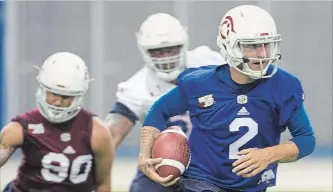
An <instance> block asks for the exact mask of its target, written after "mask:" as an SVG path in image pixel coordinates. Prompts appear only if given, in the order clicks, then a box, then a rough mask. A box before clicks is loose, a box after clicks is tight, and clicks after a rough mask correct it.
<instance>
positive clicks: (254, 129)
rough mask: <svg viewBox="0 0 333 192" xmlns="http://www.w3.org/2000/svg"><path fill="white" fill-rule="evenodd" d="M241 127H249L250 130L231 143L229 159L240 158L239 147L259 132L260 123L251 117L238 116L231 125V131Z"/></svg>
mask: <svg viewBox="0 0 333 192" xmlns="http://www.w3.org/2000/svg"><path fill="white" fill-rule="evenodd" d="M240 127H248V129H249V131H248V132H246V133H245V134H244V135H243V136H242V137H240V138H239V139H237V140H236V141H235V142H233V143H231V145H230V146H229V159H238V158H239V156H238V155H237V153H238V151H239V148H240V147H242V146H243V145H245V144H246V143H247V142H249V141H250V140H251V139H253V137H255V136H256V135H257V134H258V123H257V122H255V121H254V120H253V119H252V118H250V117H243V118H236V119H234V120H233V121H232V122H231V124H230V125H229V130H230V131H231V132H236V131H239V128H240Z"/></svg>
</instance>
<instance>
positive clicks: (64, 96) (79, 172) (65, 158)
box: [0, 52, 115, 192]
mask: <svg viewBox="0 0 333 192" xmlns="http://www.w3.org/2000/svg"><path fill="white" fill-rule="evenodd" d="M37 81H38V84H39V87H38V89H37V93H36V102H37V108H36V109H32V110H30V111H28V112H26V113H24V114H22V115H18V116H17V117H15V118H13V119H12V121H11V122H10V123H9V124H8V125H6V126H5V127H4V128H3V129H2V130H1V134H0V167H1V166H2V165H4V164H5V163H6V161H7V160H8V159H9V157H10V156H11V154H12V153H13V152H14V151H15V150H16V149H17V148H21V150H22V153H23V158H22V160H21V165H20V168H19V172H18V174H17V177H16V179H15V180H14V181H13V182H11V183H9V184H8V185H7V186H6V188H5V191H6V192H7V191H8V192H9V191H10V192H34V191H38V192H41V191H43V192H46V191H52V192H91V191H96V192H108V191H111V166H112V162H113V159H114V151H115V148H114V144H113V140H112V137H111V134H110V133H109V131H108V129H107V128H106V127H105V125H104V124H103V122H102V121H101V120H100V119H99V118H97V117H95V116H94V115H93V114H92V113H90V112H89V111H87V110H85V109H83V108H82V107H81V106H82V99H83V96H84V94H85V93H86V91H87V90H88V86H89V82H90V81H91V79H90V78H89V73H88V70H87V67H86V65H85V63H84V61H83V60H82V59H81V58H80V57H79V56H77V55H75V54H72V53H68V52H61V53H56V54H54V55H51V56H50V57H49V58H48V59H46V61H45V62H44V64H43V66H42V68H41V69H39V74H38V76H37Z"/></svg>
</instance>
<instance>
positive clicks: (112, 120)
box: [105, 113, 134, 148]
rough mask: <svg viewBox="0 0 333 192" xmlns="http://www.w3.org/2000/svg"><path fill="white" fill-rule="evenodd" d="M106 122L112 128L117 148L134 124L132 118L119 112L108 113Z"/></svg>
mask: <svg viewBox="0 0 333 192" xmlns="http://www.w3.org/2000/svg"><path fill="white" fill-rule="evenodd" d="M105 124H106V125H107V126H108V128H109V129H110V132H111V134H112V138H113V141H114V143H115V146H116V148H117V147H118V146H119V145H120V143H121V142H122V141H123V140H124V138H125V137H126V136H127V134H128V133H129V132H130V131H131V129H132V127H133V126H134V124H133V122H132V121H131V120H129V119H128V118H127V117H125V116H123V115H121V114H117V113H110V114H108V115H107V117H106V118H105Z"/></svg>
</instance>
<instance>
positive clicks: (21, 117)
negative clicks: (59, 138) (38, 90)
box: [12, 108, 43, 123]
mask: <svg viewBox="0 0 333 192" xmlns="http://www.w3.org/2000/svg"><path fill="white" fill-rule="evenodd" d="M42 120H43V117H42V116H41V114H40V112H39V110H38V108H33V109H30V110H28V111H26V112H24V113H20V114H18V115H17V116H15V117H14V118H12V121H13V122H18V121H25V122H36V123H37V122H39V121H42Z"/></svg>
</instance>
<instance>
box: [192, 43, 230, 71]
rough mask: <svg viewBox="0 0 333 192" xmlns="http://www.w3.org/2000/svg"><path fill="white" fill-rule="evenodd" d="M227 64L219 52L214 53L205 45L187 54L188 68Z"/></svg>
mask: <svg viewBox="0 0 333 192" xmlns="http://www.w3.org/2000/svg"><path fill="white" fill-rule="evenodd" d="M225 63H226V61H225V60H224V58H223V57H222V55H221V54H220V53H219V52H217V51H214V50H212V49H211V48H209V47H208V46H205V45H202V46H199V47H196V48H194V49H192V50H189V51H188V52H187V67H188V68H192V67H200V66H205V65H221V64H225Z"/></svg>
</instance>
